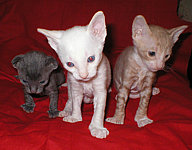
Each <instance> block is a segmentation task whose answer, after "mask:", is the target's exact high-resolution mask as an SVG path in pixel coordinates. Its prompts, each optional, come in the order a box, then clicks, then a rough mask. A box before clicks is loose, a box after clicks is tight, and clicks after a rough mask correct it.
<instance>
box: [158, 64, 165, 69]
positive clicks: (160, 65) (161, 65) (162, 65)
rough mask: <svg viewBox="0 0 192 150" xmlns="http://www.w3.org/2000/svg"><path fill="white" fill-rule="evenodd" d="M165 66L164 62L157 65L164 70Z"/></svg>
mask: <svg viewBox="0 0 192 150" xmlns="http://www.w3.org/2000/svg"><path fill="white" fill-rule="evenodd" d="M164 66H165V65H164V64H163V63H161V64H158V65H157V69H158V70H162V69H163V68H164Z"/></svg>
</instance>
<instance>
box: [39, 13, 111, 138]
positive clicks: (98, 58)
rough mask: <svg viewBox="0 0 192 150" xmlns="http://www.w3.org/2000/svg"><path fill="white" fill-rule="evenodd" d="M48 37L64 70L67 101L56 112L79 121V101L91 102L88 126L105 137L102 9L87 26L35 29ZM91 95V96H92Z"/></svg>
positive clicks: (106, 73) (107, 81)
mask: <svg viewBox="0 0 192 150" xmlns="http://www.w3.org/2000/svg"><path fill="white" fill-rule="evenodd" d="M38 31H39V32H41V33H42V34H44V35H45V36H46V37H47V38H48V42H49V44H50V45H51V47H52V48H53V49H54V50H55V51H56V52H57V54H58V56H59V58H60V59H61V62H62V63H63V66H64V67H65V69H66V70H68V74H67V84H68V97H69V99H68V101H67V103H66V106H65V108H64V110H63V111H62V112H61V113H60V116H61V117H64V118H63V121H66V122H71V123H74V122H78V121H82V116H81V103H82V100H83V99H84V102H86V103H90V102H92V101H93V103H94V114H93V117H92V121H91V124H90V125H89V130H90V132H91V135H92V136H94V137H97V138H106V136H107V135H108V134H109V131H108V130H107V129H106V128H104V127H103V122H104V112H105V105H106V97H107V89H108V87H109V84H110V81H111V71H110V65H109V61H108V59H107V57H106V56H105V55H104V54H103V53H102V51H103V46H104V42H105V37H106V35H107V33H106V25H105V16H104V14H103V12H97V13H96V14H95V15H94V16H93V18H92V20H91V21H90V23H89V24H88V25H87V26H75V27H73V28H71V29H68V30H65V31H49V30H45V29H38ZM92 97H94V98H92Z"/></svg>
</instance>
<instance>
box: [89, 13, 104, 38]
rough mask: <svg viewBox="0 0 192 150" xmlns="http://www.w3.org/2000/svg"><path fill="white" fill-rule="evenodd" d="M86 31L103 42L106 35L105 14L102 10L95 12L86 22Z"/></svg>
mask: <svg viewBox="0 0 192 150" xmlns="http://www.w3.org/2000/svg"><path fill="white" fill-rule="evenodd" d="M88 32H89V33H90V34H91V36H93V37H94V38H96V39H97V40H99V41H101V42H104V41H105V37H106V35H107V31H106V25H105V16H104V14H103V12H102V11H98V12H97V13H95V15H94V16H93V18H92V19H91V21H90V23H89V24H88Z"/></svg>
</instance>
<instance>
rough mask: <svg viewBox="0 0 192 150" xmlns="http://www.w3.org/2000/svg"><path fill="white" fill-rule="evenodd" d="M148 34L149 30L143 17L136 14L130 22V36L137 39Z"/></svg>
mask: <svg viewBox="0 0 192 150" xmlns="http://www.w3.org/2000/svg"><path fill="white" fill-rule="evenodd" d="M150 34H151V31H150V29H149V26H148V24H147V22H146V20H145V18H144V17H143V16H141V15H138V16H136V17H135V19H134V20H133V24H132V38H133V39H134V40H137V39H141V38H144V37H146V36H148V35H150Z"/></svg>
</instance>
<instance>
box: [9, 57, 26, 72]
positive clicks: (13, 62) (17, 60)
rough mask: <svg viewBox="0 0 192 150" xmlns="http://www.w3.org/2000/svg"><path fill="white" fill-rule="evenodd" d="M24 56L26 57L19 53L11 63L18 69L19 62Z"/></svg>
mask: <svg viewBox="0 0 192 150" xmlns="http://www.w3.org/2000/svg"><path fill="white" fill-rule="evenodd" d="M23 57H24V55H17V56H15V57H14V58H13V59H12V61H11V63H12V65H13V67H14V68H16V69H17V68H18V66H19V63H20V62H21V60H23Z"/></svg>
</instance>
